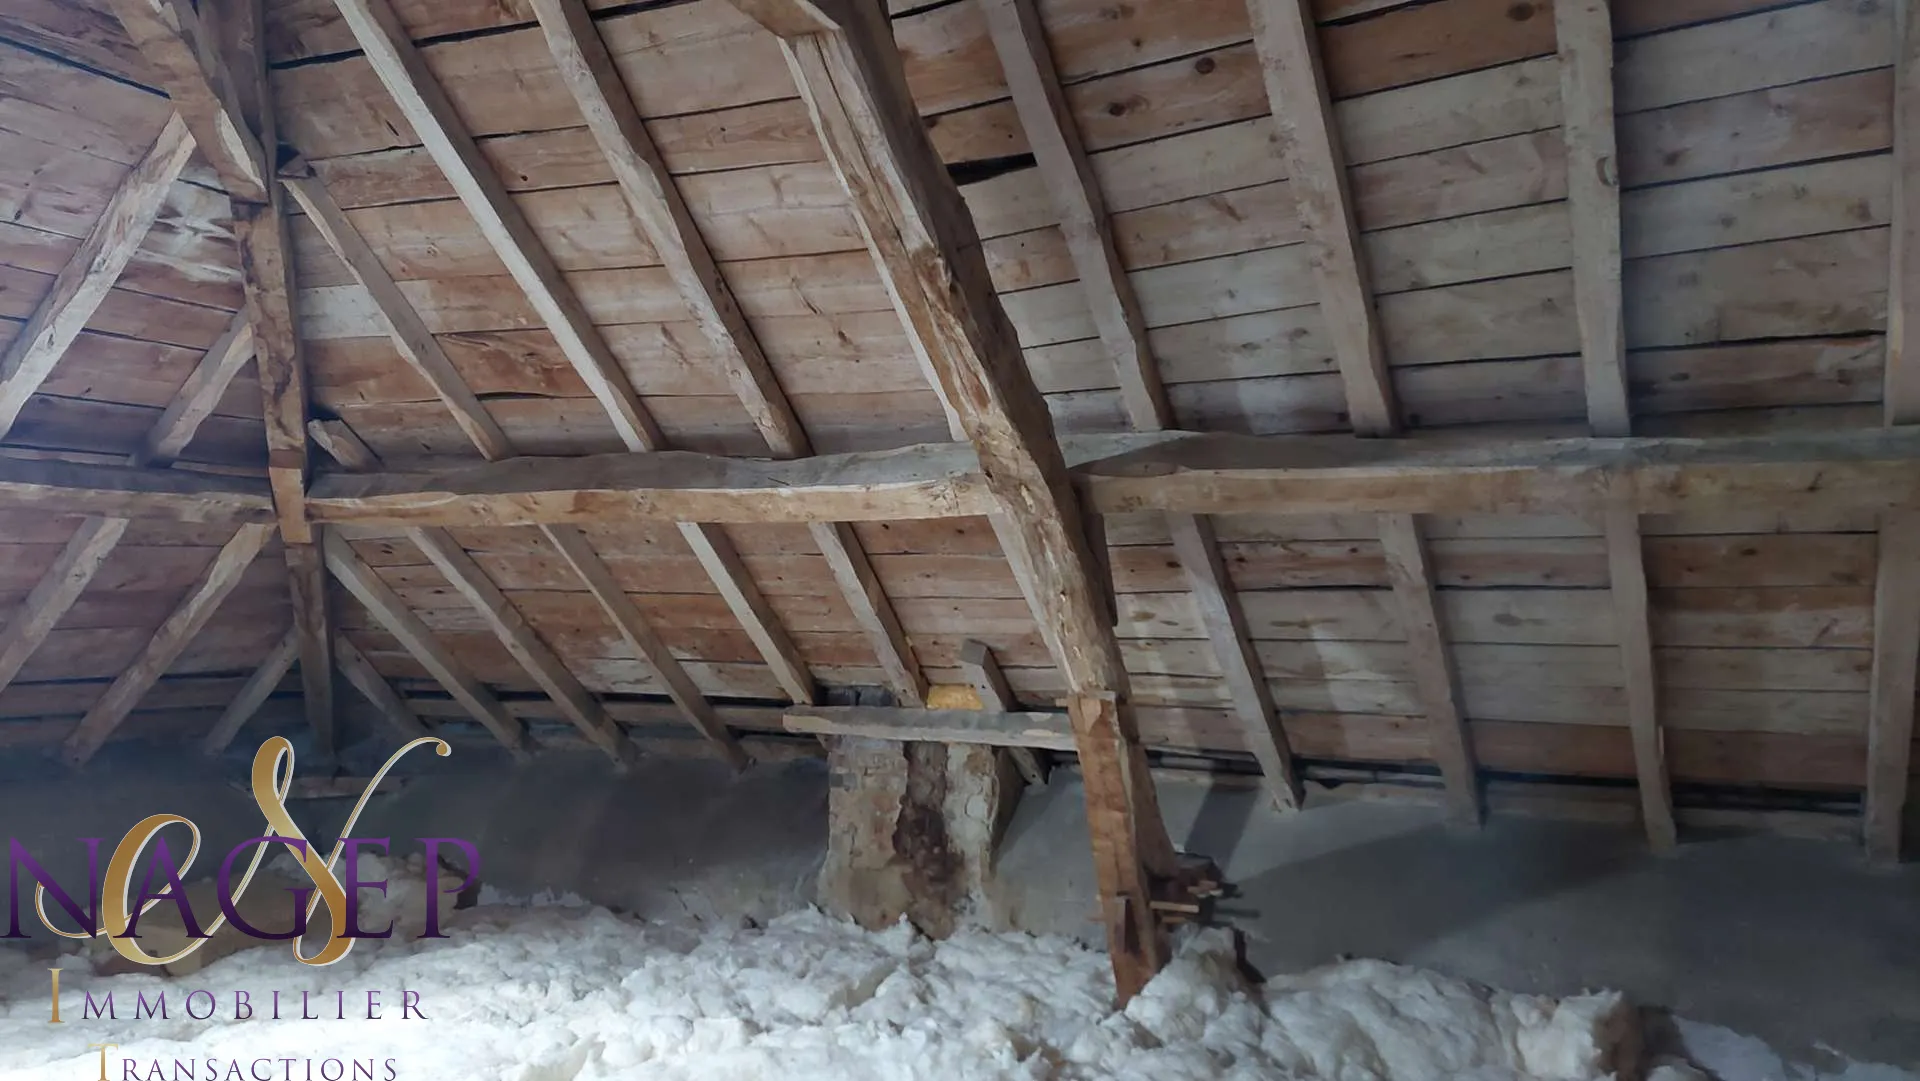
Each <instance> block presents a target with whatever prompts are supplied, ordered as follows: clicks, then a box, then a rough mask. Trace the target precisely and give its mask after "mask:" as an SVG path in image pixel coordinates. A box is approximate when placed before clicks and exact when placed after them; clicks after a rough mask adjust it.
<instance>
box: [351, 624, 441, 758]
mask: <svg viewBox="0 0 1920 1081" xmlns="http://www.w3.org/2000/svg"><path fill="white" fill-rule="evenodd" d="M333 663H334V666H335V667H337V668H339V669H340V674H341V675H343V676H346V677H347V682H348V683H349V684H351V685H352V686H353V689H354V690H356V691H359V692H360V694H361V695H362V696H363V697H365V698H366V700H367V701H369V702H371V703H373V708H374V709H375V710H377V711H379V713H380V719H381V720H383V721H385V722H386V723H387V726H388V727H389V728H392V729H393V731H394V734H395V735H398V736H399V737H400V738H401V739H418V738H419V737H421V736H424V735H427V726H426V725H425V724H424V723H423V722H422V721H421V720H420V716H419V714H417V713H415V712H414V709H413V707H412V706H411V705H409V704H408V703H407V700H406V699H405V698H402V697H401V696H400V692H399V691H396V690H394V689H393V684H391V683H388V682H387V677H385V676H383V675H381V674H380V670H379V669H377V668H375V667H374V666H373V662H372V661H370V660H368V659H367V655H366V654H364V653H362V652H360V647H359V646H356V645H354V644H353V641H352V639H349V638H348V637H347V636H346V635H344V634H341V633H340V632H338V631H335V632H334V636H333Z"/></svg>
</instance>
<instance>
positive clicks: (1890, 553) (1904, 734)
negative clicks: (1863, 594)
mask: <svg viewBox="0 0 1920 1081" xmlns="http://www.w3.org/2000/svg"><path fill="white" fill-rule="evenodd" d="M1893 11H1894V92H1893V103H1894V104H1893V230H1892V233H1893V237H1892V241H1891V243H1890V249H1891V260H1890V265H1889V267H1888V281H1887V369H1886V376H1885V386H1884V388H1883V392H1882V398H1883V400H1884V401H1885V402H1886V422H1887V423H1888V424H1889V425H1903V426H1909V427H1920V355H1916V354H1920V347H1915V348H1909V347H1908V345H1907V332H1908V331H1909V330H1914V329H1915V328H1916V327H1917V326H1920V17H1916V15H1917V14H1920V13H1916V12H1914V10H1913V5H1912V3H1911V0H1900V2H1899V3H1896V4H1894V5H1893ZM1909 271H1911V273H1909ZM1917 667H1920V514H1915V513H1910V512H1902V513H1893V514H1886V515H1883V516H1882V517H1881V520H1880V545H1879V568H1878V571H1877V573H1876V576H1875V581H1874V598H1873V673H1872V682H1871V684H1870V689H1871V694H1870V695H1869V704H1868V719H1867V777H1866V795H1865V813H1866V823H1865V830H1864V832H1865V839H1866V848H1867V858H1868V859H1870V860H1873V861H1874V862H1877V863H1895V862H1898V861H1899V860H1900V858H1901V856H1902V854H1903V852H1902V850H1903V848H1904V846H1905V838H1904V833H1905V831H1904V825H1905V821H1906V812H1907V804H1908V800H1909V797H1910V790H1911V784H1912V782H1911V781H1910V779H1909V777H1908V771H1909V769H1910V766H1911V761H1912V756H1913V731H1914V694H1915V690H1914V688H1915V683H1916V672H1915V670H1916V668H1917Z"/></svg>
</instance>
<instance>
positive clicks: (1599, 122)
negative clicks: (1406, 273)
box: [1553, 0, 1677, 852]
mask: <svg viewBox="0 0 1920 1081" xmlns="http://www.w3.org/2000/svg"><path fill="white" fill-rule="evenodd" d="M1553 18H1554V34H1555V36H1556V38H1557V39H1558V41H1559V43H1560V102H1561V115H1562V121H1561V137H1562V139H1563V140H1564V142H1565V144H1566V148H1567V213H1568V215H1569V217H1570V218H1571V219H1572V225H1573V293H1574V310H1575V315H1576V317H1577V320H1578V322H1579V326H1580V363H1581V368H1582V370H1583V371H1584V373H1585V376H1586V391H1587V423H1588V424H1589V425H1590V426H1591V427H1592V428H1593V431H1594V434H1596V435H1603V436H1625V435H1630V434H1632V431H1633V413H1632V408H1631V406H1630V405H1629V403H1628V400H1627V358H1626V331H1625V303H1624V299H1623V294H1622V290H1621V262H1620V170H1619V164H1618V162H1619V152H1618V150H1617V148H1616V146H1615V136H1614V109H1613V23H1612V19H1611V16H1610V15H1609V14H1608V11H1607V2H1606V0H1554V4H1553ZM1605 484H1606V488H1605V492H1604V495H1603V506H1602V511H1601V514H1600V515H1599V516H1598V517H1599V518H1600V520H1601V522H1602V523H1603V524H1604V526H1605V534H1606V545H1607V566H1608V568H1609V571H1610V579H1609V591H1610V592H1611V594H1612V597H1613V609H1614V624H1615V628H1616V633H1617V635H1618V636H1619V640H1620V658H1621V665H1622V667H1623V669H1624V674H1625V681H1626V697H1627V724H1628V727H1629V728H1630V729H1631V730H1632V733H1633V760H1634V770H1635V773H1636V775H1637V776H1638V778H1639V784H1640V806H1641V818H1642V819H1643V820H1644V824H1645V826H1646V830H1647V840H1648V842H1649V843H1650V844H1651V845H1652V846H1653V849H1654V851H1656V852H1666V851H1670V850H1672V848H1673V847H1674V845H1675V843H1676V840H1677V834H1676V831H1675V826H1674V815H1673V793H1672V788H1671V785H1670V784H1669V782H1668V778H1667V756H1666V737H1665V734H1664V733H1663V732H1662V731H1661V728H1660V692H1659V675H1658V672H1657V671H1656V669H1655V667H1654V662H1653V635H1652V628H1651V625H1650V623H1649V619H1648V604H1647V575H1646V567H1645V562H1644V559H1643V556H1642V554H1641V536H1640V517H1639V514H1638V513H1637V511H1636V510H1635V509H1634V507H1633V498H1632V494H1631V492H1630V491H1628V490H1627V489H1626V487H1625V484H1626V482H1625V481H1624V480H1623V479H1622V478H1619V477H1609V478H1607V480H1606V482H1605Z"/></svg>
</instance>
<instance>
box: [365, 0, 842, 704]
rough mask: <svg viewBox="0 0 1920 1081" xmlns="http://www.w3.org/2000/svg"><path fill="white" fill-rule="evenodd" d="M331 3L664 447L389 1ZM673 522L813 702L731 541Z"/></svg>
mask: <svg viewBox="0 0 1920 1081" xmlns="http://www.w3.org/2000/svg"><path fill="white" fill-rule="evenodd" d="M336 6H337V7H338V8H339V10H340V14H341V16H342V17H343V18H344V20H345V21H346V23H347V25H348V27H349V28H350V29H351V31H352V33H353V36H354V39H355V40H356V41H357V42H358V43H359V45H360V47H361V49H362V50H363V52H364V53H365V54H366V57H367V60H368V62H369V63H370V64H371V65H372V66H373V69H374V71H375V72H376V74H377V75H378V76H379V78H380V81H381V83H382V85H384V86H385V87H386V89H387V92H388V94H389V95H390V96H391V97H392V98H393V100H394V102H395V103H396V104H397V105H398V106H399V108H400V110H401V112H402V113H403V114H404V115H405V116H406V117H407V119H408V121H409V123H411V124H412V126H413V128H414V130H415V133H416V134H417V135H418V136H419V137H420V139H421V142H422V143H423V144H424V145H425V146H426V148H427V151H428V153H429V155H430V156H431V157H432V158H433V160H434V162H435V163H436V164H437V165H438V166H439V167H440V170H441V171H442V172H443V173H444V174H445V175H446V178H447V180H448V181H449V182H450V183H451V184H452V186H453V188H454V191H455V192H456V194H457V195H458V196H459V198H460V200H461V202H462V203H463V204H464V205H465V206H466V208H467V210H468V212H469V213H470V214H471V215H472V216H473V219H474V222H475V224H476V225H477V226H478V227H479V229H480V232H481V233H482V234H483V235H484V236H485V238H486V240H487V242H488V244H489V245H490V246H491V247H492V249H493V251H494V252H495V254H496V255H498V256H499V257H500V260H501V262H502V263H504V264H505V266H506V267H507V270H508V272H509V273H510V275H511V276H512V277H513V279H514V281H515V282H516V283H518V285H519V286H520V288H521V290H522V291H523V292H524V293H525V294H526V296H527V299H528V301H529V302H530V303H531V304H532V306H533V308H534V310H535V312H536V313H538V315H539V317H540V319H541V322H542V323H543V324H544V325H545V326H546V328H547V330H548V331H549V332H551V333H552V334H553V336H554V339H555V341H556V342H557V343H558V344H559V347H560V350H561V352H562V353H563V354H564V355H565V356H566V358H567V360H568V362H569V363H570V364H571V365H572V366H573V368H574V370H575V371H576V372H577V373H579V375H580V377H581V379H583V380H584V381H585V382H586V384H587V387H588V388H589V389H590V390H591V391H592V393H593V395H594V397H595V398H597V399H599V401H600V403H601V405H602V407H603V408H604V409H605V410H606V411H607V415H608V416H609V417H610V418H611V419H612V421H613V425H614V429H615V431H616V432H617V433H618V434H619V437H620V439H621V441H622V442H623V443H625V444H626V445H627V447H628V448H629V449H630V450H635V451H645V450H660V449H663V448H664V446H665V440H664V438H663V437H662V435H661V433H660V428H659V425H658V424H656V423H655V421H654V419H653V416H652V415H651V414H650V413H649V412H648V411H647V408H646V406H645V404H643V403H642V402H641V401H640V398H639V395H638V394H637V393H635V391H634V388H633V386H632V384H631V383H630V382H629V381H628V380H627V376H626V373H625V372H624V371H623V370H622V369H621V368H620V366H619V363H618V361H617V360H616V359H615V358H614V356H613V354H612V351H611V350H610V349H609V347H608V346H607V343H606V340H605V338H604V337H602V335H601V334H600V331H599V329H598V328H597V327H595V326H594V325H593V322H592V320H591V318H590V317H589V316H588V314H587V312H586V309H585V308H584V307H583V306H582V305H581V303H580V300H579V297H578V296H576V295H575V294H574V292H573V290H572V288H571V287H570V286H569V285H568V283H567V282H566V280H565V278H564V277H563V276H562V274H561V272H560V270H559V268H558V266H557V265H556V264H555V263H554V261H553V258H552V256H551V255H550V254H549V253H548V252H547V250H546V249H545V247H544V246H543V245H542V244H541V243H540V240H539V238H538V237H537V236H536V235H535V234H534V232H533V228H532V226H531V225H530V224H528V222H527V220H526V217H525V215H524V214H523V213H522V212H521V210H520V208H519V206H518V205H517V204H516V203H515V202H514V201H513V198H512V196H511V195H509V194H508V193H507V190H506V188H505V186H504V185H503V184H502V183H501V182H500V179H499V177H498V176H497V175H496V174H495V173H494V172H493V167H492V166H491V164H490V163H488V161H487V160H486V158H485V157H484V156H483V155H482V154H481V152H480V149H479V147H478V145H477V144H476V143H475V142H474V140H473V136H472V135H471V134H470V133H469V132H468V131H467V129H466V127H465V125H464V124H463V123H462V122H461V120H460V118H459V116H458V114H457V113H456V112H455V110H454V108H453V106H452V103H451V102H450V101H448V99H447V96H446V92H445V91H444V90H443V89H442V88H441V86H440V85H439V83H438V81H437V80H436V79H435V78H434V77H433V74H432V73H431V72H430V71H429V70H428V69H427V67H426V64H425V63H424V62H423V61H422V59H421V57H420V55H419V51H418V50H417V49H416V48H415V47H414V45H413V42H412V41H411V39H410V38H409V37H408V35H407V32H406V28H405V27H404V26H402V25H401V24H400V21H399V18H398V16H396V15H395V14H394V12H393V9H392V6H391V5H390V4H389V3H387V2H386V0H336ZM678 527H679V531H680V535H681V538H682V539H683V540H684V541H686V543H687V545H688V547H690V548H691V549H692V550H693V553H694V556H695V558H696V559H698V560H699V561H700V563H701V565H702V566H703V567H704V568H705V569H706V571H707V573H708V576H709V577H711V578H712V579H713V581H714V585H715V587H716V588H718V589H719V591H720V593H721V595H722V596H723V597H725V598H726V600H727V603H728V607H729V608H730V609H731V610H732V612H733V613H734V616H735V618H736V619H738V620H739V621H740V624H741V626H742V628H743V629H744V630H745V631H746V632H747V634H748V636H749V637H750V638H752V639H753V641H754V644H755V646H756V647H757V648H758V649H759V650H760V652H761V655H762V658H763V659H764V660H765V662H766V664H767V665H768V667H769V668H770V669H772V671H773V672H774V674H775V676H776V678H777V679H778V680H779V682H780V684H781V686H782V687H783V688H784V689H785V690H786V691H787V693H788V694H789V695H790V696H791V697H792V698H793V700H794V701H796V702H811V701H812V700H813V698H814V695H815V689H814V685H813V678H812V675H811V674H810V673H809V672H808V671H807V668H806V665H805V663H804V662H803V661H802V660H801V659H800V655H799V651H798V650H797V649H796V648H795V647H794V645H793V641H792V639H791V637H790V636H789V635H788V634H787V631H786V629H785V628H784V627H782V626H781V625H780V623H779V620H778V618H777V617H776V615H775V614H774V612H773V609H772V607H771V606H770V605H769V604H767V602H766V598H765V597H764V596H763V595H762V594H761V591H760V588H759V586H758V585H757V584H756V583H754V581H753V579H752V577H751V576H750V575H749V574H748V572H747V569H746V565H745V563H744V562H743V561H742V560H741V559H740V555H739V553H738V552H737V551H736V550H735V549H734V546H733V542H732V540H731V539H730V538H728V536H727V535H726V533H725V532H724V531H723V530H721V529H720V528H719V527H718V526H715V525H711V524H706V523H699V522H681V523H678Z"/></svg>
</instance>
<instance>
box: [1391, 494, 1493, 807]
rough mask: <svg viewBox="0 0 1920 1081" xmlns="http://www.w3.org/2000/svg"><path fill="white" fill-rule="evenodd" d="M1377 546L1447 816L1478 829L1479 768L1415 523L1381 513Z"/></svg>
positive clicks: (1406, 516)
mask: <svg viewBox="0 0 1920 1081" xmlns="http://www.w3.org/2000/svg"><path fill="white" fill-rule="evenodd" d="M1380 547H1381V550H1382V552H1383V553H1384V555H1385V556H1386V562H1387V577H1388V579H1389V580H1390V581H1391V583H1392V585H1393V594H1394V600H1395V604H1396V605H1397V607H1398V608H1399V613H1398V614H1399V622H1400V625H1401V627H1402V629H1403V634H1404V637H1405V638H1406V649H1407V661H1408V667H1409V669H1410V670H1411V674H1412V676H1413V679H1414V684H1415V686H1416V688H1417V689H1418V694H1419V700H1420V706H1421V707H1422V711H1423V712H1424V713H1425V714H1426V719H1427V725H1428V737H1427V738H1428V743H1429V746H1430V747H1431V748H1432V756H1433V758H1434V760H1435V761H1436V762H1437V763H1438V764H1439V766H1440V775H1441V777H1442V778H1444V779H1445V781H1446V787H1447V808H1448V814H1449V816H1450V817H1451V818H1452V819H1453V820H1454V821H1455V822H1458V823H1460V824H1462V825H1468V826H1478V825H1479V824H1480V822H1481V819H1482V817H1483V815H1484V814H1485V807H1484V804H1483V801H1482V797H1481V792H1480V774H1479V767H1478V766H1477V765H1476V764H1475V761H1474V754H1473V743H1472V737H1471V735H1470V734H1469V732H1468V731H1467V725H1466V718H1465V716H1464V715H1463V711H1462V709H1461V702H1460V686H1459V680H1458V679H1457V677H1456V676H1455V674H1454V667H1453V656H1452V654H1451V652H1450V651H1449V649H1448V643H1447V639H1446V632H1445V630H1444V629H1443V627H1442V626H1441V622H1440V613H1439V606H1438V605H1437V603H1436V597H1435V593H1434V587H1433V569H1432V564H1431V561H1430V560H1429V559H1428V556H1427V551H1426V542H1425V538H1423V537H1422V536H1421V535H1420V524H1419V521H1418V519H1416V518H1414V517H1413V516H1412V515H1410V514H1389V515H1382V516H1381V518H1380Z"/></svg>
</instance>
